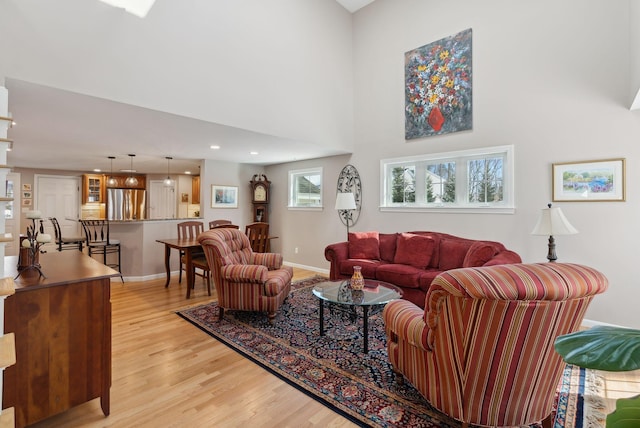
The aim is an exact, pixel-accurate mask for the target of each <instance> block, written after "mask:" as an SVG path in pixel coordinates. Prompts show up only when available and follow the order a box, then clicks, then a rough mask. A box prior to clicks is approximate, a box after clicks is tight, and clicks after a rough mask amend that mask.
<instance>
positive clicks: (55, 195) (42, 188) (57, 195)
mask: <svg viewBox="0 0 640 428" xmlns="http://www.w3.org/2000/svg"><path fill="white" fill-rule="evenodd" d="M34 194H35V196H36V200H35V207H34V208H35V209H37V210H38V211H40V212H42V218H44V219H48V218H49V217H56V218H57V219H58V223H60V231H61V232H62V236H81V231H80V222H79V221H78V219H79V218H80V177H67V176H61V175H38V174H36V175H35V176H34ZM43 224H44V226H45V228H46V232H47V233H49V234H51V237H52V238H53V237H54V236H55V235H54V231H53V226H52V225H51V222H50V221H45V222H44V223H43Z"/></svg>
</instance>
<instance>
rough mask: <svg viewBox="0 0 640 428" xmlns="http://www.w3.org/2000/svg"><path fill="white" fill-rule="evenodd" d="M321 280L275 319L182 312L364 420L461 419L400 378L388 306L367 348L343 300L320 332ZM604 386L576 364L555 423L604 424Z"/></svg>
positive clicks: (401, 423) (430, 423)
mask: <svg viewBox="0 0 640 428" xmlns="http://www.w3.org/2000/svg"><path fill="white" fill-rule="evenodd" d="M321 281H326V278H322V277H314V278H310V279H306V280H302V281H298V282H295V283H294V284H292V292H291V295H290V296H289V298H288V299H287V301H286V302H285V303H284V304H283V306H282V307H281V309H280V311H279V313H278V316H277V318H276V322H275V325H270V324H269V322H268V320H267V317H266V314H261V313H252V312H240V311H230V310H228V311H225V317H224V319H223V320H222V321H218V306H217V304H216V303H215V302H212V303H207V304H205V305H201V306H196V307H193V308H188V309H184V310H181V311H178V315H180V316H181V317H182V318H184V319H185V320H187V321H189V322H191V323H192V324H193V325H195V326H197V327H199V328H200V329H202V330H203V331H205V332H206V333H208V334H209V335H211V336H213V337H214V338H215V339H217V340H219V341H221V342H222V343H224V344H226V345H227V346H229V347H231V348H232V349H234V350H235V351H237V352H239V353H240V354H241V355H243V356H244V357H246V358H248V359H250V360H251V361H253V362H255V363H256V364H259V365H260V366H262V367H263V368H265V369H266V370H268V371H269V372H271V373H273V374H274V375H276V376H278V377H280V378H281V379H283V380H284V381H286V382H288V383H289V384H291V385H293V386H294V387H296V388H297V389H299V390H301V391H302V392H304V393H306V394H307V395H309V396H310V397H312V398H314V399H315V400H317V401H319V402H321V403H322V404H324V405H325V406H327V407H329V408H331V409H332V410H334V411H336V412H338V413H340V414H341V415H343V416H344V417H346V418H348V419H350V420H351V421H353V422H354V423H355V424H357V425H359V426H363V427H442V428H448V427H451V428H453V427H459V426H460V424H459V423H458V422H456V421H455V420H453V419H451V418H449V417H447V416H446V415H444V414H442V413H440V412H438V411H437V410H435V409H433V408H432V407H431V406H430V405H429V403H428V402H427V401H426V400H425V399H424V398H423V397H422V396H421V395H420V394H419V393H418V392H417V391H416V390H415V389H414V388H413V387H412V386H411V385H410V384H409V383H408V382H404V384H403V385H399V384H398V383H397V382H396V381H395V375H394V374H393V371H392V368H391V364H390V363H389V359H388V357H387V350H386V338H385V333H384V323H383V321H382V314H381V313H380V311H378V312H377V313H374V314H372V315H371V316H370V318H369V352H368V353H367V354H364V353H363V352H362V347H363V337H362V319H361V317H358V319H357V320H356V321H355V322H354V321H353V318H352V317H350V316H349V314H348V313H345V312H341V311H338V309H337V308H336V309H335V313H333V312H327V316H325V335H324V336H320V335H319V321H318V300H317V298H316V297H315V296H313V294H312V292H311V290H312V289H313V285H314V284H315V283H318V282H321ZM325 310H327V309H325ZM338 312H339V313H338ZM374 312H375V311H374ZM601 388H602V379H600V378H599V377H598V376H596V375H595V373H594V372H592V371H591V370H585V369H581V368H579V367H574V366H568V367H567V368H566V370H565V372H564V376H563V379H562V381H561V383H560V385H559V386H558V392H557V394H556V406H555V407H556V417H555V424H554V428H563V427H564V428H599V427H604V418H605V416H604V415H603V414H602V413H601V412H599V410H600V409H601V408H602V404H601V403H602V399H601V398H599V397H600V395H601V394H599V393H598V392H599V390H601ZM532 427H538V425H533V426H532Z"/></svg>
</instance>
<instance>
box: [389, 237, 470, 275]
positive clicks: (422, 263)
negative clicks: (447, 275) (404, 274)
mask: <svg viewBox="0 0 640 428" xmlns="http://www.w3.org/2000/svg"><path fill="white" fill-rule="evenodd" d="M435 246H436V240H435V239H434V238H433V237H431V236H423V235H414V234H411V233H401V234H399V235H398V239H397V241H396V255H395V257H394V258H393V262H394V263H399V264H403V265H410V266H414V267H418V268H426V267H427V266H429V262H430V261H431V256H432V255H433V250H434V249H435ZM463 258H464V257H463Z"/></svg>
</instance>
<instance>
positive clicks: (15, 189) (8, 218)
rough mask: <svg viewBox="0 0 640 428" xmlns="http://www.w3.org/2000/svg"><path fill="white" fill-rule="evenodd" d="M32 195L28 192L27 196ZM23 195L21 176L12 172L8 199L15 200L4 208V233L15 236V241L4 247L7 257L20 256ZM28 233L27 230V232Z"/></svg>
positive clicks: (8, 176) (8, 180) (8, 181)
mask: <svg viewBox="0 0 640 428" xmlns="http://www.w3.org/2000/svg"><path fill="white" fill-rule="evenodd" d="M31 194H32V193H31V192H28V194H26V196H30V195H31ZM22 196H23V193H22V191H21V187H20V174H18V173H16V172H10V173H8V174H7V197H10V198H13V201H12V202H7V203H6V204H5V208H4V231H5V233H10V234H11V235H12V236H13V241H12V242H8V243H7V244H6V245H5V246H4V255H5V256H17V255H18V239H19V238H20V201H21V200H22ZM25 232H26V230H25Z"/></svg>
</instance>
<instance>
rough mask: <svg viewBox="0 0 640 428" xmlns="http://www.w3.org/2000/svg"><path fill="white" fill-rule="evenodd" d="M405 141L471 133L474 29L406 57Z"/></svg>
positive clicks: (424, 47) (418, 49) (410, 53)
mask: <svg viewBox="0 0 640 428" xmlns="http://www.w3.org/2000/svg"><path fill="white" fill-rule="evenodd" d="M404 79H405V139H407V140H410V139H413V138H421V137H430V136H433V135H441V134H448V133H451V132H459V131H465V130H469V129H472V125H473V115H472V113H473V110H472V103H471V101H472V96H471V95H472V94H471V29H470V28H469V29H467V30H464V31H461V32H459V33H458V34H455V35H453V36H449V37H446V38H444V39H441V40H438V41H435V42H433V43H429V44H428V45H424V46H421V47H419V48H417V49H414V50H412V51H409V52H407V53H405V55H404Z"/></svg>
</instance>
